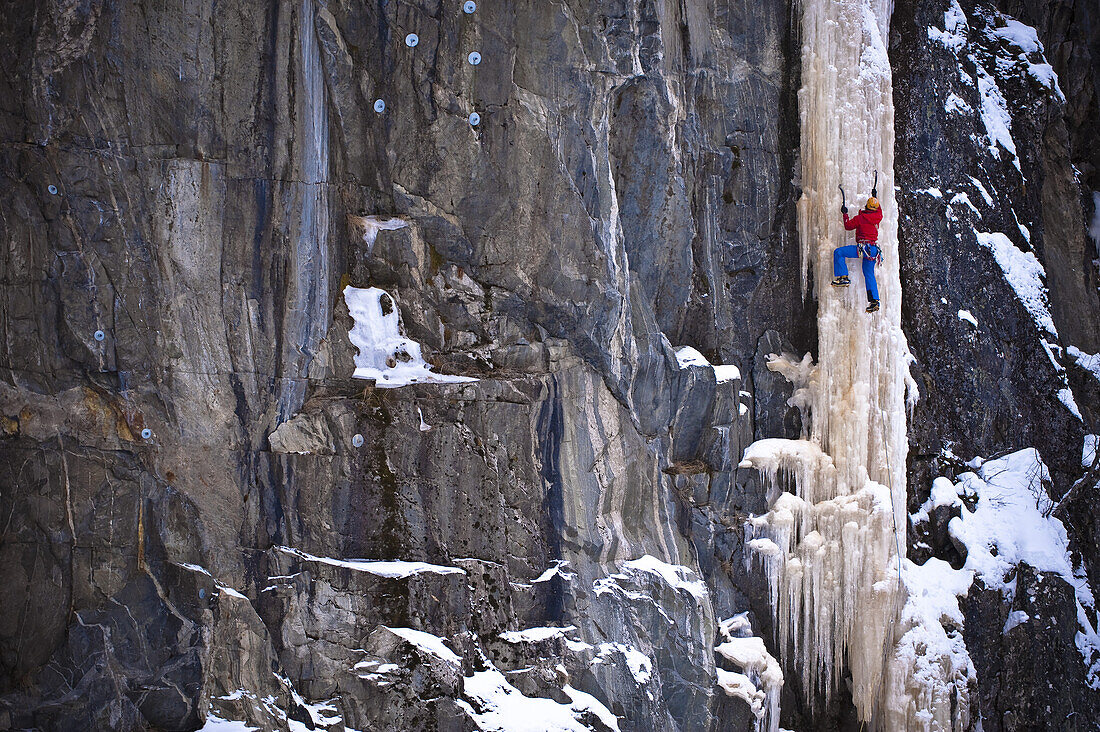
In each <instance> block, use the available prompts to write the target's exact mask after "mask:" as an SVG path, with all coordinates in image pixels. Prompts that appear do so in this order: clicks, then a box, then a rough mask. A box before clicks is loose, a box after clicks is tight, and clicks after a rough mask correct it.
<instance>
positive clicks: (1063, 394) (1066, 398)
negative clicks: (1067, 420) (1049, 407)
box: [1058, 386, 1085, 422]
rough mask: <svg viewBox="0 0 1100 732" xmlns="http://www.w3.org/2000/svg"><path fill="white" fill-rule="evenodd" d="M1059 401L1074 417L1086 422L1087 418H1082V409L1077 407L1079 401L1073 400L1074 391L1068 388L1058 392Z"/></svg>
mask: <svg viewBox="0 0 1100 732" xmlns="http://www.w3.org/2000/svg"><path fill="white" fill-rule="evenodd" d="M1058 401H1060V402H1061V403H1062V404H1063V405H1064V406H1065V408H1066V409H1068V410H1069V411H1070V414H1072V415H1073V416H1074V417H1076V418H1077V419H1079V420H1081V421H1082V422H1084V421H1085V418H1084V417H1082V416H1081V409H1080V408H1079V407H1078V406H1077V400H1076V399H1074V398H1073V391H1071V390H1070V388H1069V387H1068V386H1067V387H1063V388H1061V389H1059V390H1058Z"/></svg>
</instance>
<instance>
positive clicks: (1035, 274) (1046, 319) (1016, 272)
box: [974, 231, 1058, 336]
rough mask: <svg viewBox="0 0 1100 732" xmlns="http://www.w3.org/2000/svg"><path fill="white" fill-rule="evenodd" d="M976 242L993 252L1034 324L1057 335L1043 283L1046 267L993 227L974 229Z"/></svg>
mask: <svg viewBox="0 0 1100 732" xmlns="http://www.w3.org/2000/svg"><path fill="white" fill-rule="evenodd" d="M974 234H975V236H977V238H978V243H979V244H981V245H982V246H984V247H986V248H987V249H989V250H990V251H991V252H993V258H994V259H995V260H996V261H997V265H998V266H1000V268H1001V271H1002V272H1004V275H1005V279H1006V280H1008V284H1009V285H1011V286H1012V289H1013V290H1014V291H1015V292H1016V297H1017V298H1018V299H1019V300H1020V302H1021V303H1023V305H1024V307H1025V308H1027V311H1028V313H1030V314H1031V317H1032V319H1033V320H1034V321H1035V323H1036V325H1038V326H1039V327H1040V328H1042V329H1043V330H1044V331H1045V332H1046V333H1048V334H1050V335H1052V336H1057V335H1058V331H1057V329H1056V328H1055V327H1054V318H1052V317H1051V315H1050V305H1049V302H1048V300H1047V288H1046V285H1044V284H1043V281H1044V280H1045V279H1046V270H1045V269H1043V265H1042V264H1041V263H1040V262H1039V260H1038V259H1037V258H1036V257H1035V254H1034V253H1032V252H1025V251H1021V250H1020V249H1017V248H1016V246H1015V245H1014V244H1013V243H1012V241H1011V240H1010V239H1009V238H1008V237H1007V236H1005V235H1004V234H1002V233H1000V232H999V231H995V232H992V233H987V232H984V231H975V232H974Z"/></svg>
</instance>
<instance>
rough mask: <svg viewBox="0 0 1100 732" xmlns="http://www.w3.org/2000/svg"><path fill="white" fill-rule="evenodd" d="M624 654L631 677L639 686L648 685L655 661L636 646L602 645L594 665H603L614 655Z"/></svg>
mask: <svg viewBox="0 0 1100 732" xmlns="http://www.w3.org/2000/svg"><path fill="white" fill-rule="evenodd" d="M616 653H619V654H622V656H623V660H625V661H626V666H627V668H628V669H630V675H631V676H633V677H634V681H635V683H637V684H638V685H639V686H643V685H645V684H647V683H648V682H649V680H650V678H651V677H652V675H653V661H652V659H650V657H649V656H647V655H646V654H644V653H642V652H641V651H639V650H638V649H637V648H635V647H634V646H628V645H627V644H625V643H601V644H600V645H599V651H598V653H597V654H596V658H595V659H594V660H593V663H603V662H604V661H605V660H606V659H607V658H609V657H610V656H612V655H613V654H616Z"/></svg>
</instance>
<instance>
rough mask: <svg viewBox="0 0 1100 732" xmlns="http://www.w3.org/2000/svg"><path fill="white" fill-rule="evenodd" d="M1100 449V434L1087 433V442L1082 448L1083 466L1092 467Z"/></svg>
mask: <svg viewBox="0 0 1100 732" xmlns="http://www.w3.org/2000/svg"><path fill="white" fill-rule="evenodd" d="M1098 449H1100V435H1085V444H1084V447H1082V448H1081V467H1084V468H1091V467H1092V464H1093V463H1094V462H1096V451H1097V450H1098Z"/></svg>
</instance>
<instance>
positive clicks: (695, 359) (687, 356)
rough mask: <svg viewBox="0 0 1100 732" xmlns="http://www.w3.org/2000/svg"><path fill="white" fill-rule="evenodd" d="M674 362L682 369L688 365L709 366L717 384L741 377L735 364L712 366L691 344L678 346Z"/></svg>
mask: <svg viewBox="0 0 1100 732" xmlns="http://www.w3.org/2000/svg"><path fill="white" fill-rule="evenodd" d="M676 363H677V364H678V365H679V367H680V368H682V369H686V368H688V367H690V366H710V368H712V369H713V370H714V379H715V381H717V382H718V383H719V384H721V383H722V382H724V381H733V380H734V379H740V378H741V371H740V369H738V368H737V366H735V365H733V364H720V365H718V366H714V365H712V364H711V362H710V361H708V360H707V359H706V356H704V355H703V354H701V353H699V351H697V350H696V349H694V348H692V347H691V346H680V347H679V348H677V349H676Z"/></svg>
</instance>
